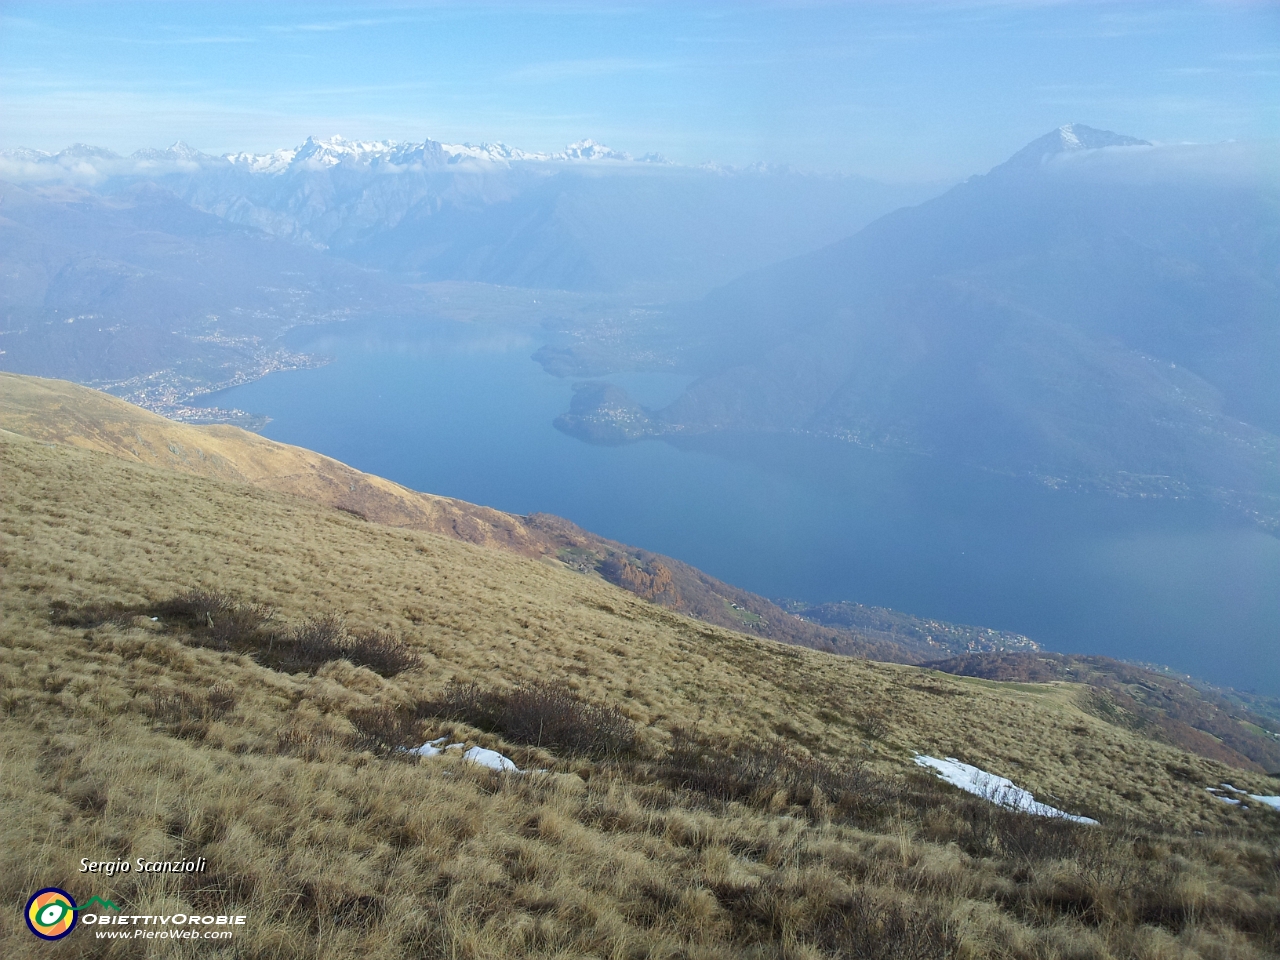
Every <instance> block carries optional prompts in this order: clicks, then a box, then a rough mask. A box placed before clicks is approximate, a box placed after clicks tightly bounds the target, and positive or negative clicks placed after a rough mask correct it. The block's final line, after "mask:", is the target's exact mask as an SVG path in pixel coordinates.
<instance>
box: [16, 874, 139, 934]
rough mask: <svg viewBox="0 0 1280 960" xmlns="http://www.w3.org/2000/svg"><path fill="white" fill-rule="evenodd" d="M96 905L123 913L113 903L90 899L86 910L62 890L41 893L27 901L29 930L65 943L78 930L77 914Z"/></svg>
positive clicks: (47, 888) (48, 890)
mask: <svg viewBox="0 0 1280 960" xmlns="http://www.w3.org/2000/svg"><path fill="white" fill-rule="evenodd" d="M95 903H99V904H101V905H102V906H103V907H105V908H106V909H108V910H115V911H116V912H117V913H119V912H120V908H119V907H117V906H116V905H115V904H114V903H112V902H111V901H110V900H103V899H102V898H101V897H90V898H89V899H88V900H87V901H85V905H84V906H83V907H80V906H76V901H75V899H74V898H73V897H72V896H71V894H69V893H67V891H65V890H62V889H60V888H58V887H45V888H44V889H43V890H37V891H36V892H35V893H33V894H32V895H31V899H30V900H28V901H27V913H26V917H27V927H28V928H29V929H30V930H31V932H32V933H34V934H35V935H36V936H37V937H39V938H40V939H41V940H61V939H62V938H63V937H65V936H66V935H67V934H69V933H70V932H71V931H72V930H74V929H75V928H76V920H77V919H78V918H77V916H76V914H78V913H79V912H80V911H81V910H88V909H89V908H90V907H92V906H93V905H94V904H95Z"/></svg>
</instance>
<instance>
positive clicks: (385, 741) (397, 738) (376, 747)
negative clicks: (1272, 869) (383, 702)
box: [347, 706, 418, 753]
mask: <svg viewBox="0 0 1280 960" xmlns="http://www.w3.org/2000/svg"><path fill="white" fill-rule="evenodd" d="M347 719H348V720H350V721H351V725H352V726H353V727H355V728H356V742H355V746H356V748H357V749H364V750H373V751H374V752H375V753H394V752H396V751H397V750H398V749H399V748H401V747H407V746H410V745H413V744H416V743H417V742H418V738H417V728H418V723H417V720H416V719H415V718H414V717H413V715H412V714H410V713H408V712H406V711H403V710H397V709H395V708H394V707H387V706H382V707H366V708H363V709H359V710H353V711H351V712H350V713H348V714H347Z"/></svg>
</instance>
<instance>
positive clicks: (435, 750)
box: [409, 737, 461, 757]
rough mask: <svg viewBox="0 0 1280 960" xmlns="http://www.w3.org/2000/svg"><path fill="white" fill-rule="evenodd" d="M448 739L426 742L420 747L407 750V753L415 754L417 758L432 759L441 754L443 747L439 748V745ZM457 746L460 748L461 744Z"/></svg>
mask: <svg viewBox="0 0 1280 960" xmlns="http://www.w3.org/2000/svg"><path fill="white" fill-rule="evenodd" d="M448 739H449V738H448V737H440V738H439V739H438V740H428V741H427V742H426V743H424V744H423V745H422V746H420V747H413V748H412V749H411V750H409V753H412V754H416V755H417V756H419V757H434V756H436V755H437V754H439V753H441V752H443V750H444V747H442V746H440V744H442V743H444V742H445V741H446V740H448ZM459 746H461V744H459Z"/></svg>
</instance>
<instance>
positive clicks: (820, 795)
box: [657, 728, 901, 825]
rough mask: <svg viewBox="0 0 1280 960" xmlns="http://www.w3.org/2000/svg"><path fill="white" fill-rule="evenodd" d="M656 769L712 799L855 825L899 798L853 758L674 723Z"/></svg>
mask: <svg viewBox="0 0 1280 960" xmlns="http://www.w3.org/2000/svg"><path fill="white" fill-rule="evenodd" d="M657 772H658V775H659V776H660V777H661V778H662V779H663V780H665V781H667V782H668V783H669V784H671V785H672V786H676V787H680V788H683V789H686V790H692V791H693V792H695V793H701V794H703V795H704V796H706V797H709V798H711V799H713V800H719V801H722V802H729V801H733V800H743V801H749V802H752V803H755V804H758V805H763V804H768V803H772V802H774V801H775V799H783V798H785V800H786V802H787V803H788V804H792V805H798V806H801V807H805V808H806V809H809V810H811V811H812V812H813V813H814V814H815V815H821V816H830V817H833V818H836V819H840V820H844V821H847V822H852V823H858V824H860V825H863V824H866V823H869V822H872V821H875V820H879V819H882V818H883V814H884V811H885V810H886V809H887V808H888V807H889V806H890V805H891V804H894V803H896V801H897V800H898V799H899V796H900V793H901V790H900V787H899V786H898V784H896V783H895V782H894V781H892V780H889V779H888V778H885V777H882V776H878V775H876V774H873V773H872V772H871V771H869V770H868V769H867V768H866V767H865V766H864V765H863V764H861V763H858V762H846V763H844V764H842V765H839V766H837V765H835V764H830V763H826V762H824V761H822V760H817V759H815V758H813V757H806V756H803V755H800V754H798V753H796V752H795V751H794V750H793V749H792V748H791V747H790V746H788V745H787V744H786V743H784V742H783V741H781V740H773V741H769V742H762V743H746V742H741V741H728V740H723V739H719V738H713V737H706V736H702V735H699V734H698V733H697V732H696V731H694V730H689V729H685V728H676V729H675V730H673V731H672V738H671V744H670V746H669V748H668V751H667V754H666V756H665V757H664V758H663V760H662V762H661V763H660V764H659V765H658V767H657Z"/></svg>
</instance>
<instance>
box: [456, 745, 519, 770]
mask: <svg viewBox="0 0 1280 960" xmlns="http://www.w3.org/2000/svg"><path fill="white" fill-rule="evenodd" d="M462 759H463V760H466V761H467V762H469V763H478V764H480V766H482V767H488V768H489V769H490V770H497V771H498V772H499V773H519V772H520V768H519V767H517V766H516V765H515V764H514V763H513V762H512V761H511V760H510V759H509V758H507V757H504V756H503V755H502V754H500V753H499V752H498V751H497V750H486V749H485V748H484V747H472V748H471V749H470V750H468V751H467V752H466V753H464V754H463V755H462Z"/></svg>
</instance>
